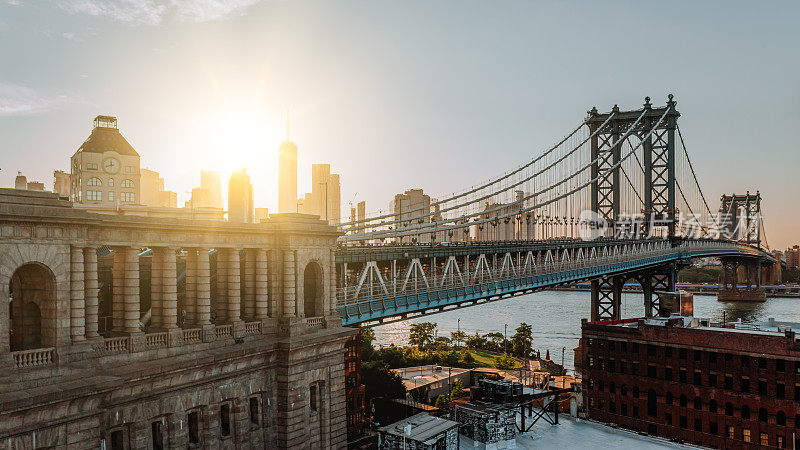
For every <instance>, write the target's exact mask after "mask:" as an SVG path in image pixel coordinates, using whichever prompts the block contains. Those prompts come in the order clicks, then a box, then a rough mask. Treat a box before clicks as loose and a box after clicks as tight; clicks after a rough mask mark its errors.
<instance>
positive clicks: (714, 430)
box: [708, 422, 719, 436]
mask: <svg viewBox="0 0 800 450" xmlns="http://www.w3.org/2000/svg"><path fill="white" fill-rule="evenodd" d="M708 432H709V433H711V434H713V435H714V436H716V435H717V434H719V428H718V427H717V422H708Z"/></svg>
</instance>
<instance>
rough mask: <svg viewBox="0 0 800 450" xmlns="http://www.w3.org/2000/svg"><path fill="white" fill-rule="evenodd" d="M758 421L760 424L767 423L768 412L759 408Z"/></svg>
mask: <svg viewBox="0 0 800 450" xmlns="http://www.w3.org/2000/svg"><path fill="white" fill-rule="evenodd" d="M758 421H759V422H766V421H767V410H766V409H764V408H758Z"/></svg>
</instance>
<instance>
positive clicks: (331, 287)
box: [323, 249, 337, 315]
mask: <svg viewBox="0 0 800 450" xmlns="http://www.w3.org/2000/svg"><path fill="white" fill-rule="evenodd" d="M328 280H329V282H328V292H329V295H328V296H327V297H328V309H326V310H323V314H331V315H337V312H336V294H337V292H336V251H335V250H334V249H331V263H330V268H328Z"/></svg>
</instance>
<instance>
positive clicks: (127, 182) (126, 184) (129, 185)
mask: <svg viewBox="0 0 800 450" xmlns="http://www.w3.org/2000/svg"><path fill="white" fill-rule="evenodd" d="M120 186H122V187H124V188H132V187H133V186H134V185H133V181H131V180H128V179H127V178H126V179H124V180H122V183H120Z"/></svg>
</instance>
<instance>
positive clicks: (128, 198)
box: [119, 192, 136, 202]
mask: <svg viewBox="0 0 800 450" xmlns="http://www.w3.org/2000/svg"><path fill="white" fill-rule="evenodd" d="M119 199H120V201H123V202H134V201H136V194H134V193H133V192H120V193H119Z"/></svg>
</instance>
